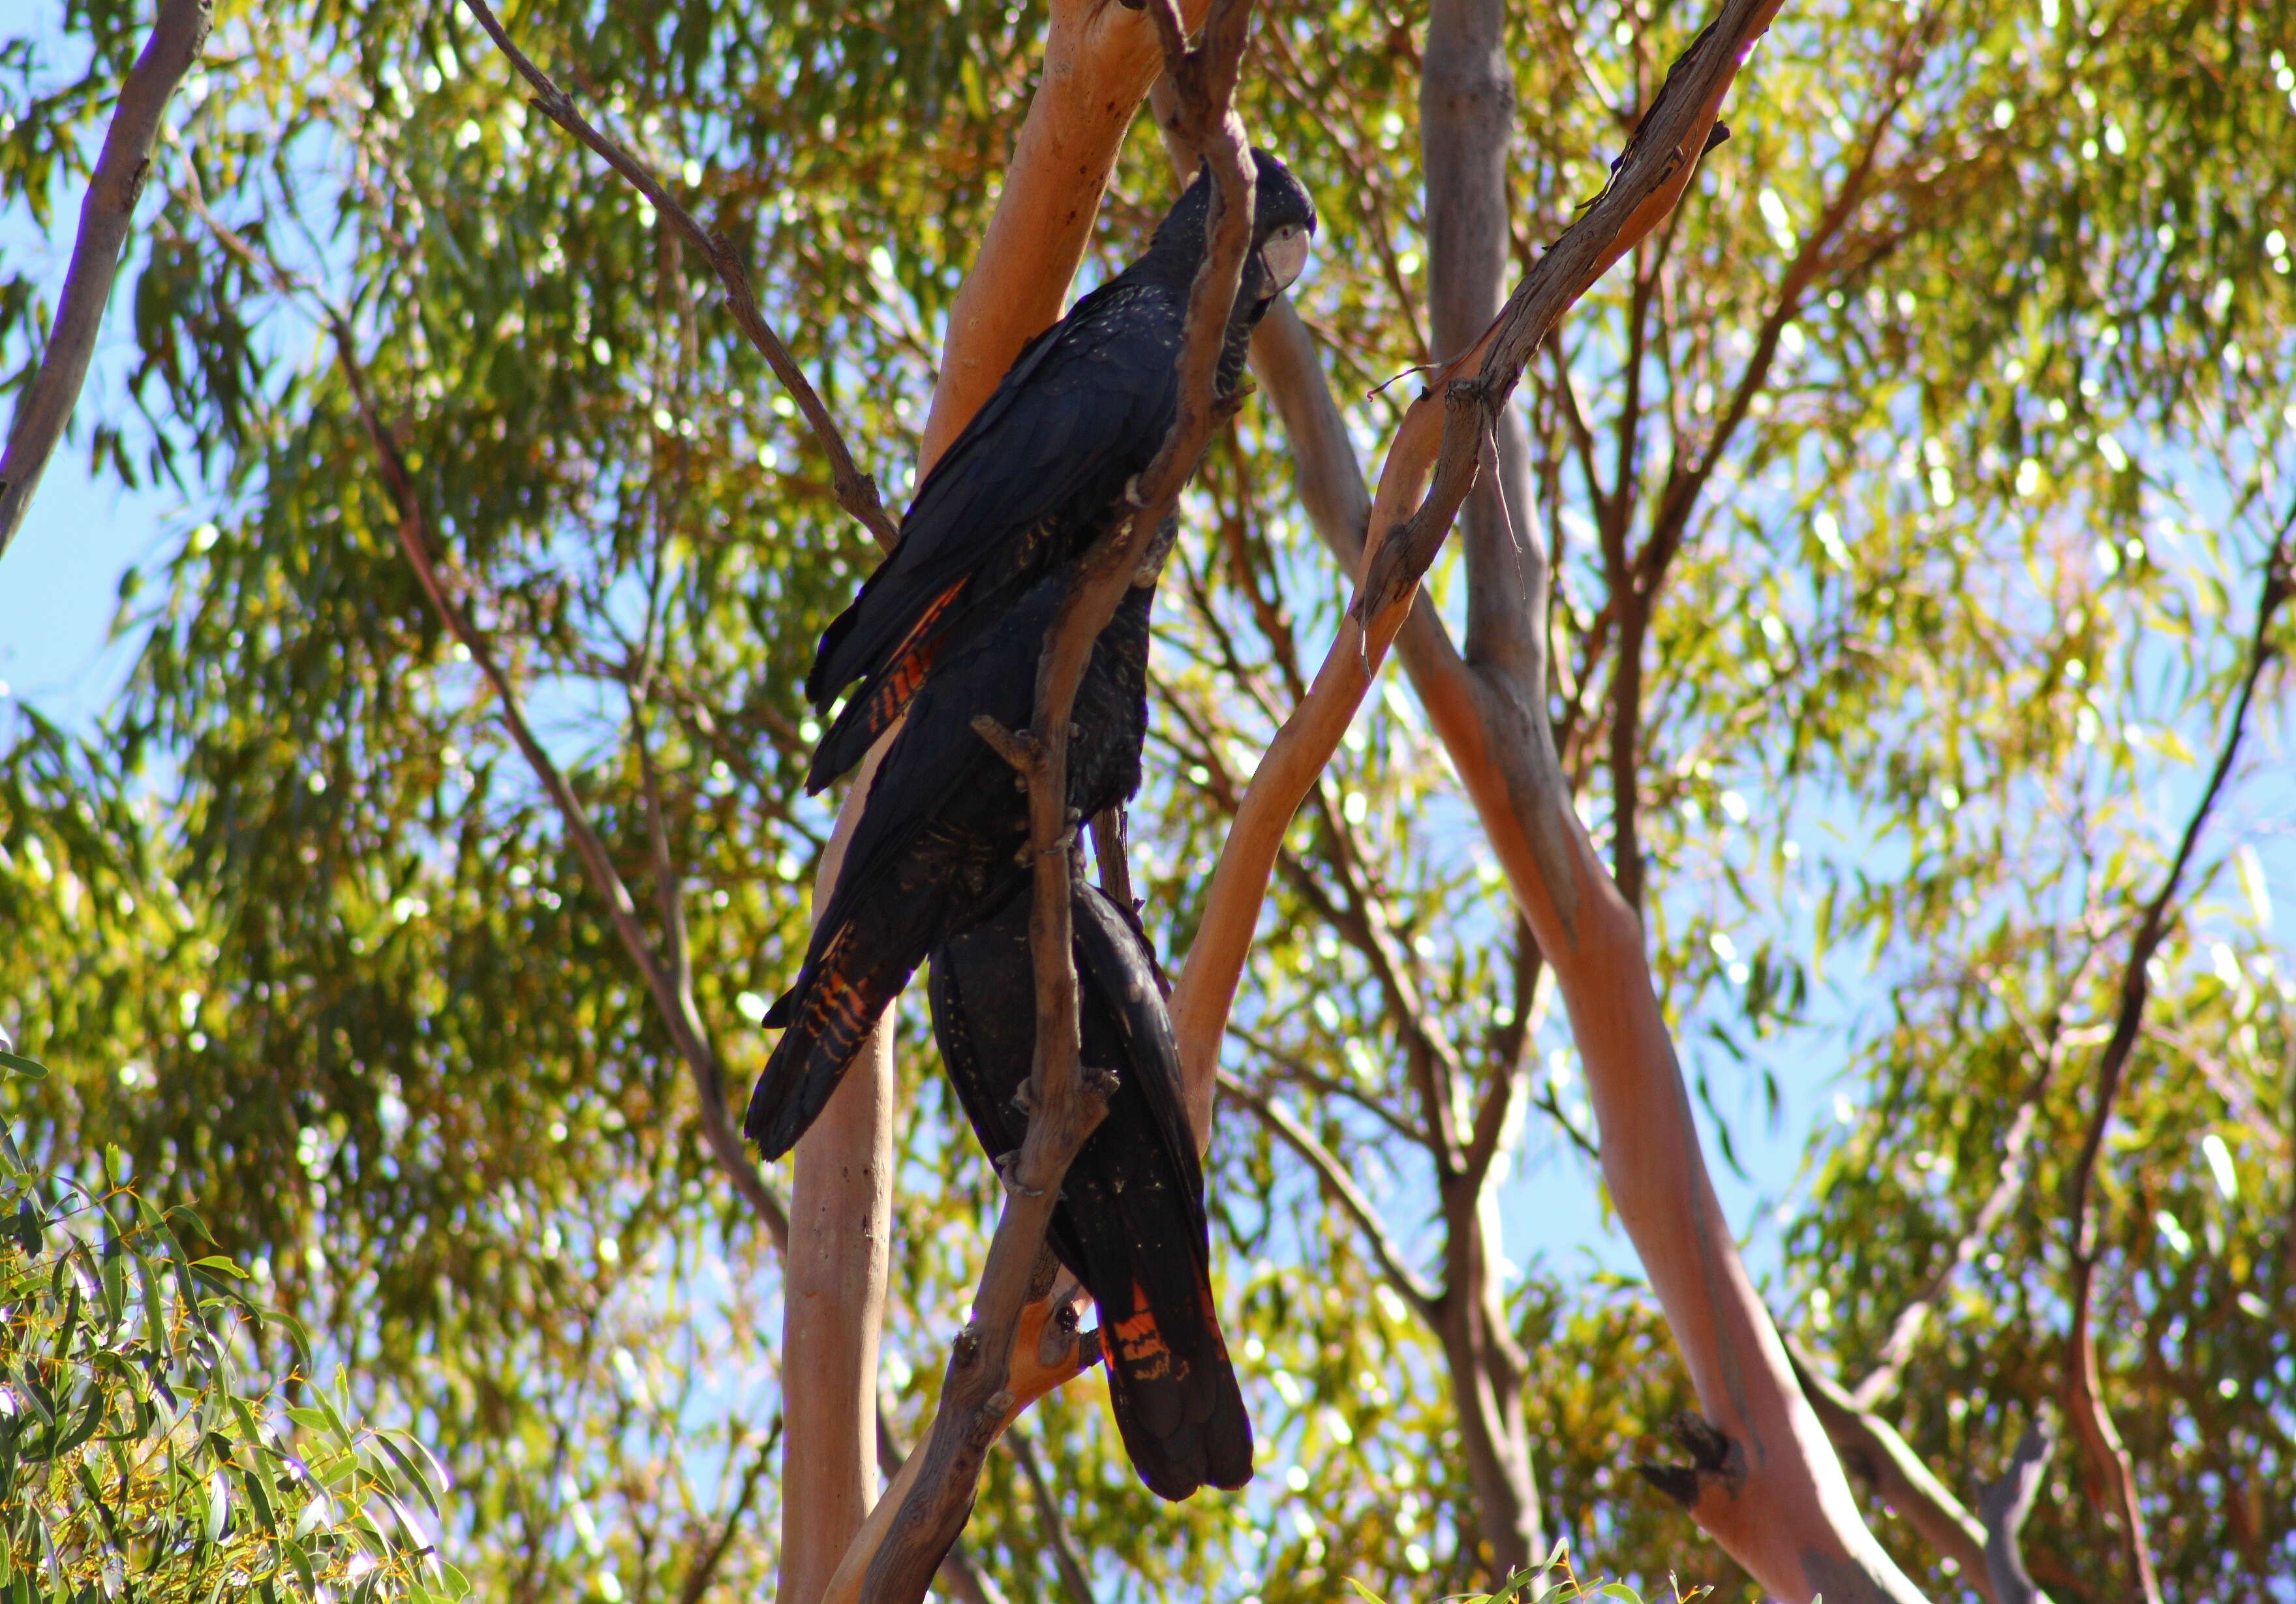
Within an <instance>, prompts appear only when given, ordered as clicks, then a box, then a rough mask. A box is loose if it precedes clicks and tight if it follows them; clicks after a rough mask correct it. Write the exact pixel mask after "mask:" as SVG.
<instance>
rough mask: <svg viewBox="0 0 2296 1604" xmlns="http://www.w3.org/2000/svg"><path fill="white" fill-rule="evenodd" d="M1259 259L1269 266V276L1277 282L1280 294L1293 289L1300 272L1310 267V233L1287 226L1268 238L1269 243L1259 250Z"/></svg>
mask: <svg viewBox="0 0 2296 1604" xmlns="http://www.w3.org/2000/svg"><path fill="white" fill-rule="evenodd" d="M1259 259H1260V260H1261V261H1263V262H1265V263H1267V272H1268V276H1270V277H1271V278H1273V279H1274V280H1275V289H1276V292H1277V293H1278V294H1281V293H1282V292H1283V291H1285V290H1288V289H1290V288H1291V287H1292V280H1293V279H1296V278H1298V277H1299V276H1300V269H1301V268H1302V267H1305V266H1307V265H1308V231H1307V230H1306V229H1304V228H1300V227H1297V226H1295V225H1292V224H1288V223H1287V224H1285V225H1283V227H1281V228H1279V229H1277V230H1276V231H1275V233H1272V234H1269V235H1268V236H1267V244H1265V245H1262V246H1261V247H1260V248H1259Z"/></svg>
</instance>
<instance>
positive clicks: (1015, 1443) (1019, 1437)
mask: <svg viewBox="0 0 2296 1604" xmlns="http://www.w3.org/2000/svg"><path fill="white" fill-rule="evenodd" d="M1005 1446H1006V1447H1008V1448H1010V1449H1011V1450H1012V1451H1013V1459H1014V1461H1017V1462H1018V1463H1019V1465H1020V1467H1021V1475H1022V1476H1023V1477H1027V1479H1028V1483H1029V1502H1031V1503H1033V1504H1035V1505H1036V1506H1037V1526H1039V1527H1041V1528H1042V1529H1043V1531H1044V1534H1045V1537H1046V1542H1047V1543H1048V1544H1049V1546H1050V1547H1051V1549H1052V1551H1053V1562H1054V1567H1055V1568H1056V1569H1057V1570H1059V1572H1060V1574H1061V1586H1062V1589H1063V1590H1064V1591H1065V1592H1067V1593H1068V1596H1069V1604H1095V1600H1094V1599H1093V1596H1092V1584H1091V1582H1089V1581H1088V1580H1087V1579H1086V1576H1085V1574H1084V1562H1083V1561H1082V1560H1080V1559H1078V1558H1077V1551H1076V1543H1075V1540H1074V1539H1072V1538H1071V1537H1070V1535H1069V1524H1068V1522H1067V1521H1065V1520H1063V1519H1062V1518H1061V1506H1060V1501H1059V1500H1058V1499H1056V1498H1054V1496H1053V1488H1052V1484H1051V1483H1050V1482H1047V1481H1046V1479H1045V1473H1044V1471H1043V1469H1040V1468H1039V1467H1038V1466H1037V1449H1036V1445H1035V1444H1033V1443H1031V1442H1029V1434H1028V1432H1027V1431H1026V1430H1024V1429H1023V1428H1021V1423H1020V1422H1019V1421H1018V1420H1015V1421H1014V1422H1013V1425H1012V1427H1011V1428H1009V1429H1008V1430H1006V1432H1005Z"/></svg>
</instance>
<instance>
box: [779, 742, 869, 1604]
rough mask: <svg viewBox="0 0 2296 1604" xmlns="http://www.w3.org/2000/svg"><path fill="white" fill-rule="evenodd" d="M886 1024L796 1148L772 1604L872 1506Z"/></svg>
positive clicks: (805, 1595)
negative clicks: (777, 1565) (776, 1579)
mask: <svg viewBox="0 0 2296 1604" xmlns="http://www.w3.org/2000/svg"><path fill="white" fill-rule="evenodd" d="M886 744H887V743H886V742H884V741H880V742H879V743H878V745H877V747H876V749H874V750H873V751H872V752H871V753H870V754H869V757H868V759H867V760H866V761H865V762H864V763H863V764H862V765H861V772H860V773H857V774H856V775H855V776H854V779H853V787H852V789H851V790H849V791H848V792H847V793H846V797H845V806H843V807H842V808H840V810H839V812H838V816H837V828H836V831H835V832H834V833H833V834H832V835H831V837H830V839H829V847H828V850H827V851H825V852H824V853H823V854H822V855H821V872H820V875H819V877H818V878H817V879H816V881H815V882H814V900H815V904H816V906H817V905H819V904H821V903H824V902H826V901H827V900H828V898H829V891H830V888H832V886H834V885H835V884H836V883H837V871H838V868H839V866H840V864H842V863H844V861H845V847H846V844H847V842H848V841H849V839H851V837H852V833H853V826H854V824H855V822H857V820H858V819H859V817H860V813H861V799H862V798H865V797H866V796H867V795H868V794H869V784H870V782H872V781H873V780H874V779H875V778H876V775H877V763H878V760H879V759H880V758H881V757H882V756H883V754H884V750H885V746H886ZM892 1151H893V1038H892V1019H891V1015H890V1011H888V1013H887V1016H886V1018H885V1019H882V1020H881V1021H879V1023H878V1026H877V1028H876V1029H875V1030H874V1031H873V1032H871V1033H870V1035H869V1043H868V1045H867V1046H866V1047H865V1048H864V1049H863V1050H862V1052H861V1054H860V1056H859V1058H857V1060H855V1061H854V1064H853V1067H852V1068H850V1069H849V1070H847V1071H846V1072H845V1082H844V1084H842V1085H840V1086H839V1087H838V1089H837V1090H836V1092H835V1093H832V1095H831V1097H830V1100H829V1102H828V1105H827V1106H826V1107H825V1108H824V1109H822V1111H821V1117H819V1118H818V1119H816V1120H815V1121H814V1124H813V1128H812V1129H811V1130H809V1131H808V1132H807V1133H805V1135H804V1136H803V1137H802V1138H801V1139H800V1140H799V1142H798V1144H797V1156H796V1170H797V1175H796V1181H795V1183H794V1185H793V1188H792V1192H791V1199H790V1244H789V1256H788V1257H787V1258H786V1259H785V1260H784V1261H783V1277H782V1412H783V1420H784V1422H785V1424H786V1428H787V1436H785V1437H784V1439H783V1450H782V1553H781V1584H780V1587H779V1588H778V1590H777V1591H776V1593H775V1597H776V1598H777V1599H778V1600H780V1601H781V1604H815V1600H818V1599H819V1598H820V1597H821V1596H822V1594H823V1592H824V1591H825V1590H826V1589H827V1587H828V1586H829V1583H830V1579H831V1578H832V1576H834V1575H836V1574H837V1567H838V1562H839V1561H840V1560H841V1559H843V1558H844V1557H845V1551H846V1549H847V1548H848V1547H849V1546H850V1545H851V1543H852V1542H853V1539H854V1536H855V1534H857V1533H858V1532H859V1531H860V1530H861V1523H862V1522H863V1521H864V1520H865V1519H866V1518H868V1515H869V1509H870V1506H871V1505H872V1504H873V1503H874V1502H876V1500H875V1494H876V1490H877V1476H876V1465H877V1461H876V1446H877V1342H878V1338H879V1336H880V1334H881V1331H882V1330H883V1326H884V1315H885V1281H886V1276H887V1273H888V1271H889V1269H890V1264H889V1262H888V1259H887V1246H888V1244H887V1238H888V1236H889V1235H890V1231H891V1226H892V1213H893V1176H892Z"/></svg>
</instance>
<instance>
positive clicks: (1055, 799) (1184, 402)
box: [840, 0, 1254, 1604]
mask: <svg viewBox="0 0 2296 1604" xmlns="http://www.w3.org/2000/svg"><path fill="white" fill-rule="evenodd" d="M1251 8H1252V0H1218V4H1215V5H1214V7H1213V10H1212V13H1211V16H1210V20H1209V21H1208V23H1207V25H1206V27H1205V29H1204V35H1203V38H1202V40H1201V43H1200V44H1198V45H1194V46H1190V45H1188V43H1187V41H1186V38H1185V34H1184V32H1183V25H1182V20H1181V18H1180V15H1179V12H1178V10H1177V7H1176V6H1175V5H1174V4H1172V3H1171V0H1150V12H1151V16H1152V20H1154V22H1155V25H1156V29H1157V34H1158V37H1159V39H1160V42H1161V44H1162V46H1163V51H1164V63H1165V72H1166V74H1167V76H1168V77H1169V78H1171V80H1172V81H1173V82H1174V83H1175V84H1176V85H1177V86H1178V87H1179V90H1180V100H1181V103H1182V108H1183V110H1182V115H1183V116H1184V117H1185V119H1187V121H1188V124H1189V126H1190V129H1191V132H1192V133H1193V134H1194V135H1196V143H1198V145H1199V147H1200V148H1201V149H1202V150H1203V151H1205V152H1206V155H1207V158H1208V160H1209V161H1210V168H1211V182H1212V184H1214V186H1215V188H1214V192H1213V201H1212V210H1211V217H1210V225H1209V227H1208V230H1207V245H1206V251H1205V258H1204V262H1203V265H1202V266H1201V268H1200V269H1199V270H1198V272H1197V274H1196V279H1195V282H1194V284H1193V286H1192V288H1191V290H1190V292H1189V300H1188V312H1187V320H1186V324H1185V337H1184V339H1183V341H1182V347H1181V352H1180V357H1179V373H1180V405H1179V411H1178V415H1177V417H1176V418H1175V419H1174V421H1173V423H1172V427H1171V429H1170V430H1169V432H1168V433H1167V434H1166V436H1165V438H1164V440H1163V442H1162V444H1161V445H1160V446H1159V447H1158V449H1157V452H1156V455H1155V456H1154V458H1153V459H1152V460H1151V462H1150V463H1149V465H1148V467H1147V469H1146V470H1145V471H1143V472H1142V473H1141V474H1140V475H1139V476H1138V478H1137V479H1136V480H1135V481H1134V482H1133V484H1132V485H1131V486H1130V487H1128V490H1127V492H1126V500H1127V503H1128V507H1129V511H1128V513H1127V514H1126V516H1124V517H1123V518H1122V519H1121V520H1119V523H1118V525H1117V527H1116V528H1114V529H1113V530H1111V532H1110V533H1109V534H1108V535H1106V536H1103V538H1102V539H1101V540H1100V541H1099V542H1098V543H1097V544H1095V547H1094V548H1093V550H1092V551H1091V552H1088V553H1087V555H1086V557H1085V558H1084V559H1083V560H1082V561H1080V562H1079V563H1078V565H1077V567H1076V568H1075V569H1074V570H1073V571H1072V573H1071V575H1070V579H1069V584H1068V590H1067V593H1066V594H1065V595H1064V596H1063V597H1062V601H1061V605H1060V608H1059V609H1058V610H1057V611H1056V613H1055V614H1054V621H1053V626H1052V629H1051V631H1050V633H1049V634H1048V636H1047V638H1046V645H1045V650H1044V655H1043V657H1042V659H1040V661H1039V663H1038V665H1037V690H1036V700H1035V705H1034V708H1033V710H1032V712H1031V714H1030V728H1029V730H1028V731H1027V732H1004V731H999V730H996V729H995V728H993V727H983V726H981V725H980V724H976V728H978V729H980V733H981V736H982V739H983V740H985V741H988V742H989V743H990V744H991V745H992V746H994V747H995V748H996V750H997V751H998V753H999V755H1001V756H1003V757H1005V760H1006V761H1007V762H1009V763H1011V764H1012V765H1013V767H1014V768H1015V770H1016V771H1017V772H1018V773H1020V775H1021V778H1022V780H1023V782H1025V784H1026V786H1027V790H1028V794H1029V852H1030V861H1031V863H1032V864H1033V865H1034V868H1033V872H1032V877H1031V878H1032V905H1031V907H1030V911H1029V946H1030V950H1031V953H1032V954H1033V959H1034V962H1035V965H1036V982H1037V1057H1036V1062H1035V1064H1034V1066H1033V1067H1032V1070H1031V1078H1030V1082H1029V1091H1030V1109H1029V1127H1028V1134H1027V1136H1026V1137H1025V1138H1024V1139H1023V1141H1022V1142H1021V1150H1020V1153H1019V1156H1018V1158H1016V1159H1015V1160H1014V1162H1013V1164H1012V1166H1010V1168H1009V1170H1008V1172H1007V1175H1008V1179H1007V1185H1006V1193H1007V1195H1006V1198H1005V1207H1004V1210H1003V1212H1002V1214H1001V1215H1000V1217H999V1219H998V1221H997V1226H996V1235H995V1236H994V1237H993V1238H992V1239H991V1240H990V1242H989V1248H988V1262H987V1264H985V1265H984V1266H983V1268H982V1270H981V1276H980V1287H979V1289H978V1290H977V1291H976V1293H975V1295H974V1297H973V1306H972V1320H971V1322H969V1323H968V1324H967V1325H966V1327H965V1329H964V1331H963V1332H961V1333H960V1334H959V1336H958V1338H957V1340H956V1343H955V1350H954V1352H953V1353H952V1354H951V1357H950V1360H949V1366H948V1372H947V1379H945V1381H944V1382H943V1384H942V1389H941V1403H940V1408H939V1412H938V1413H937V1414H936V1415H935V1416H934V1420H933V1425H932V1431H931V1436H930V1437H929V1438H928V1439H927V1441H926V1444H925V1446H924V1447H923V1449H922V1451H920V1453H918V1454H917V1455H916V1456H915V1458H916V1459H917V1460H918V1461H921V1469H920V1470H919V1473H918V1475H917V1477H916V1478H915V1481H914V1485H911V1486H910V1487H909V1488H908V1489H907V1490H906V1494H904V1495H903V1496H902V1497H901V1498H900V1500H899V1502H898V1514H896V1515H895V1516H894V1517H893V1518H892V1520H891V1522H890V1528H889V1529H887V1530H885V1531H884V1532H883V1534H882V1536H881V1540H880V1541H879V1543H878V1544H877V1547H876V1550H875V1553H874V1555H873V1558H872V1559H870V1560H869V1562H868V1566H867V1570H866V1573H865V1579H864V1581H863V1584H862V1590H861V1596H862V1598H863V1599H864V1600H865V1601H866V1604H914V1601H915V1600H920V1599H922V1597H923V1596H924V1591H925V1588H926V1586H927V1585H928V1584H929V1583H930V1582H931V1577H932V1573H933V1569H934V1567H936V1566H937V1565H938V1564H939V1561H940V1557H941V1555H942V1554H943V1553H945V1552H947V1548H948V1545H949V1544H950V1543H952V1542H954V1541H955V1537H956V1535H957V1534H958V1533H959V1532H960V1531H962V1530H963V1529H964V1521H965V1519H966V1518H967V1516H968V1515H970V1513H971V1511H972V1502H973V1497H974V1494H975V1489H976V1488H977V1486H978V1485H979V1481H980V1466H981V1461H982V1458H983V1456H984V1455H985V1454H986V1453H987V1451H988V1445H989V1444H991V1443H993V1442H994V1441H995V1440H996V1436H997V1434H998V1433H1000V1432H1001V1431H1002V1430H1003V1429H1004V1428H1005V1426H1006V1425H1007V1424H1008V1423H1009V1422H1010V1421H1011V1420H1012V1419H1013V1416H1014V1414H1015V1413H1016V1412H1017V1411H1018V1408H1019V1407H1020V1404H1019V1402H1018V1400H1017V1399H1016V1398H1015V1396H1014V1394H1013V1391H1012V1390H1011V1388H1010V1387H1008V1385H1007V1377H1008V1372H1009V1369H1010V1361H1011V1356H1012V1354H1013V1339H1014V1335H1015V1333H1016V1331H1017V1330H1018V1329H1019V1326H1020V1322H1021V1315H1022V1312H1023V1309H1024V1306H1025V1305H1027V1304H1028V1302H1029V1296H1030V1291H1029V1286H1030V1281H1031V1278H1032V1276H1034V1275H1035V1274H1036V1273H1037V1264H1038V1262H1039V1259H1040V1257H1041V1256H1042V1254H1043V1248H1044V1240H1045V1232H1046V1227H1047V1226H1048V1225H1049V1224H1050V1223H1051V1220H1052V1214H1053V1209H1054V1205H1055V1202H1056V1200H1057V1199H1058V1197H1059V1194H1060V1187H1061V1182H1062V1178H1063V1176H1065V1174H1067V1171H1068V1166H1069V1164H1070V1161H1071V1160H1072V1159H1073V1158H1075V1156H1076V1153H1077V1151H1078V1149H1079V1148H1081V1147H1082V1146H1083V1145H1084V1142H1085V1140H1086V1138H1087V1137H1088V1136H1089V1135H1090V1134H1091V1133H1092V1132H1093V1130H1094V1129H1095V1127H1096V1126H1097V1125H1099V1123H1100V1120H1101V1118H1102V1117H1103V1115H1104V1114H1105V1113H1106V1109H1107V1096H1108V1089H1107V1088H1106V1087H1104V1086H1103V1085H1099V1084H1087V1081H1086V1078H1085V1076H1083V1074H1082V1071H1081V1067H1080V1065H1079V1062H1078V1026H1077V979H1076V967H1075V962H1074V958H1073V953H1072V943H1073V934H1072V931H1071V929H1070V901H1069V899H1070V892H1071V885H1072V867H1071V855H1072V854H1073V852H1074V851H1075V849H1076V833H1077V825H1078V822H1079V821H1078V820H1075V819H1073V818H1071V817H1070V814H1069V806H1068V759H1069V732H1070V709H1071V708H1072V707H1073V705H1074V702H1075V700H1076V692H1077V688H1078V685H1079V684H1080V683H1082V681H1083V678H1084V673H1085V668H1086V666H1087V663H1088V662H1089V661H1090V659H1091V655H1092V651H1093V645H1094V642H1095V641H1096V640H1097V639H1098V638H1099V635H1100V633H1101V631H1102V630H1103V629H1104V628H1105V627H1106V626H1107V625H1108V622H1109V620H1110V619H1111V618H1112V617H1114V615H1115V612H1116V609H1117V605H1118V603H1119V601H1121V599H1122V597H1123V595H1124V593H1125V592H1126V591H1127V590H1128V589H1129V588H1131V587H1132V586H1133V585H1136V584H1137V583H1139V582H1140V580H1141V579H1142V578H1143V577H1147V576H1144V572H1143V570H1144V569H1147V570H1148V573H1149V574H1150V575H1152V570H1153V565H1154V563H1155V562H1156V561H1159V560H1160V557H1161V555H1162V553H1161V552H1156V551H1154V549H1153V548H1154V546H1155V544H1156V541H1157V536H1158V534H1159V531H1160V530H1161V529H1162V528H1163V527H1164V525H1165V522H1166V520H1168V519H1169V518H1170V516H1171V514H1172V511H1173V509H1174V507H1175V506H1176V505H1177V503H1178V501H1179V496H1180V492H1181V490H1182V488H1183V487H1185V484H1186V483H1187V480H1188V478H1189V476H1190V475H1191V474H1192V473H1193V472H1194V471H1195V465H1196V462H1197V459H1198V458H1199V457H1200V456H1201V455H1202V453H1203V449H1204V446H1205V445H1206V443H1207V442H1209V440H1210V438H1211V435H1212V431H1213V430H1214V429H1216V428H1217V427H1218V425H1219V424H1220V423H1221V422H1222V421H1225V419H1226V415H1227V408H1226V407H1225V406H1223V405H1221V404H1220V403H1219V401H1218V399H1217V397H1216V394H1215V389H1214V380H1215V377H1216V374H1217V369H1218V361H1219V351H1220V347H1221V344H1222V341H1223V340H1224V338H1225V335H1226V327H1227V322H1228V316H1229V314H1230V312H1231V310H1232V309H1233V307H1234V303H1235V297H1236V291H1237V290H1238V288H1239V287H1240V286H1241V284H1242V274H1243V261H1244V256H1245V253H1246V252H1247V250H1249V249H1250V245H1251V217H1252V189H1253V176H1254V175H1253V166H1252V162H1251V152H1250V151H1249V149H1248V148H1247V146H1246V144H1245V142H1244V139H1243V136H1242V128H1241V127H1240V126H1239V125H1238V124H1237V123H1236V122H1235V120H1234V115H1233V112H1232V110H1231V107H1232V103H1233V100H1234V91H1235V81H1236V74H1237V71H1238V70H1239V67H1240V65H1241V63H1242V57H1243V47H1244V44H1245V40H1246V38H1247V37H1248V34H1249V29H1250V26H1251ZM1040 1291H1041V1289H1040ZM883 1502H885V1503H887V1504H891V1503H893V1502H894V1497H893V1494H891V1493H890V1492H889V1493H888V1494H887V1496H886V1499H885V1500H884V1501H883ZM871 1524H872V1526H874V1525H875V1520H874V1517H873V1518H872V1523H871ZM869 1536H870V1532H869V1530H868V1529H867V1528H865V1530H864V1533H863V1536H862V1539H861V1540H860V1542H858V1543H857V1544H856V1548H857V1549H858V1548H860V1547H861V1546H863V1544H865V1543H867V1541H868V1539H869ZM848 1564H849V1565H850V1564H851V1558H850V1557H849V1559H848ZM840 1568H842V1567H840Z"/></svg>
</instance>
